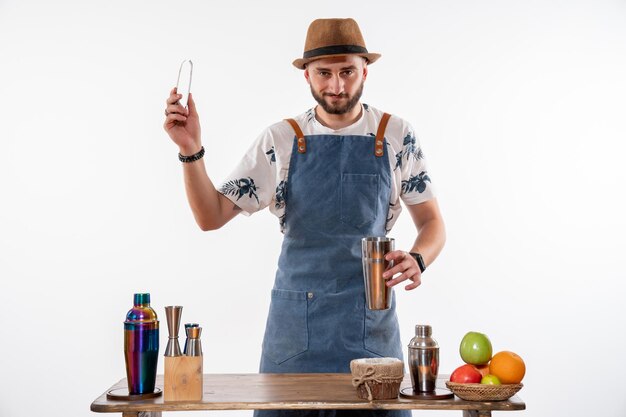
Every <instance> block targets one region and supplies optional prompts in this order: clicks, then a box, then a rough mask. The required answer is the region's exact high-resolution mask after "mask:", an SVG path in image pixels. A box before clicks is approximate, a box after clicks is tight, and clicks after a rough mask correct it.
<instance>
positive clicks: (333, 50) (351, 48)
mask: <svg viewBox="0 0 626 417" xmlns="http://www.w3.org/2000/svg"><path fill="white" fill-rule="evenodd" d="M367 53H368V52H367V49H366V48H364V47H363V46H358V45H332V46H323V47H321V48H315V49H311V50H310V51H305V52H304V53H303V54H302V58H304V59H308V58H314V57H316V56H322V55H346V54H367Z"/></svg>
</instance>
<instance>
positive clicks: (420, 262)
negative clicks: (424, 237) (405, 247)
mask: <svg viewBox="0 0 626 417" xmlns="http://www.w3.org/2000/svg"><path fill="white" fill-rule="evenodd" d="M409 255H411V256H412V257H413V259H415V260H416V261H417V266H419V267H420V272H424V271H426V264H425V263H424V259H422V255H420V254H419V253H417V252H409Z"/></svg>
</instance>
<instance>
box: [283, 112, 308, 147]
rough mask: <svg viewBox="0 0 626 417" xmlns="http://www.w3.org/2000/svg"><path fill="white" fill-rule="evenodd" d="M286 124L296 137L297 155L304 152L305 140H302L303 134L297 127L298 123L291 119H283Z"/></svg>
mask: <svg viewBox="0 0 626 417" xmlns="http://www.w3.org/2000/svg"><path fill="white" fill-rule="evenodd" d="M285 121H286V122H287V123H289V124H290V125H291V127H292V128H293V130H294V132H296V137H297V138H298V153H305V152H306V140H305V139H304V134H302V130H301V129H300V126H298V122H296V121H295V120H293V119H285Z"/></svg>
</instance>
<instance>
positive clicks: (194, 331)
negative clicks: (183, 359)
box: [185, 323, 202, 356]
mask: <svg viewBox="0 0 626 417" xmlns="http://www.w3.org/2000/svg"><path fill="white" fill-rule="evenodd" d="M185 333H186V334H187V340H186V341H185V356H202V344H201V343H200V335H201V334H202V327H199V326H198V324H196V323H189V326H188V325H187V324H185Z"/></svg>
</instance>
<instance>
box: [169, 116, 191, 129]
mask: <svg viewBox="0 0 626 417" xmlns="http://www.w3.org/2000/svg"><path fill="white" fill-rule="evenodd" d="M186 121H187V117H185V116H182V115H180V114H176V113H170V114H168V116H167V119H165V125H166V126H169V127H171V126H173V125H176V124H177V123H178V122H181V123H184V122H186Z"/></svg>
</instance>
